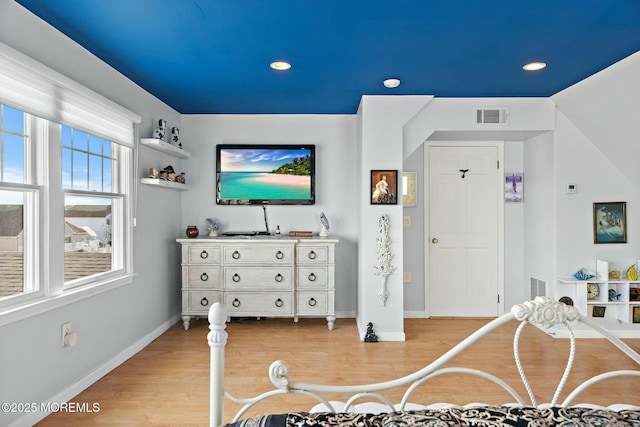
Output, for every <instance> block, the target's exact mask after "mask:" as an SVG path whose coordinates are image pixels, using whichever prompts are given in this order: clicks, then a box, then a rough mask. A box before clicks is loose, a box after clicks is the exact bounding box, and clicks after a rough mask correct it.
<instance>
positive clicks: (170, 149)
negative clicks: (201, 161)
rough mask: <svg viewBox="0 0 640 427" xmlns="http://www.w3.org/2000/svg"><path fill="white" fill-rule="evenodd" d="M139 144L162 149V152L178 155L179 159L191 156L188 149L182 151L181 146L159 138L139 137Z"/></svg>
mask: <svg viewBox="0 0 640 427" xmlns="http://www.w3.org/2000/svg"><path fill="white" fill-rule="evenodd" d="M140 144H142V145H145V146H147V147H150V148H153V149H154V150H158V151H162V152H163V153H167V154H169V155H171V156H173V157H178V158H180V159H188V158H189V157H191V153H189V152H188V151H184V150H183V149H182V148H179V147H176V146H174V145H171V144H169V143H168V142H164V141H163V140H161V139H156V138H140Z"/></svg>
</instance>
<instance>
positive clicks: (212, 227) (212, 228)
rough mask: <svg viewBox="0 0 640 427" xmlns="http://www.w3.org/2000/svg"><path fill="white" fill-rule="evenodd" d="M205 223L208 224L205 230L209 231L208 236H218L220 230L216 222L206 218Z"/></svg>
mask: <svg viewBox="0 0 640 427" xmlns="http://www.w3.org/2000/svg"><path fill="white" fill-rule="evenodd" d="M207 223H208V224H209V225H207V228H208V229H209V236H210V237H216V236H217V235H218V229H219V228H220V226H219V225H218V223H217V222H215V221H214V219H213V218H207Z"/></svg>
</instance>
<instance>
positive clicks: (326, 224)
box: [319, 212, 329, 237]
mask: <svg viewBox="0 0 640 427" xmlns="http://www.w3.org/2000/svg"><path fill="white" fill-rule="evenodd" d="M320 222H321V223H322V229H321V230H320V234H319V236H320V237H328V236H329V219H328V218H327V216H326V215H325V214H324V212H321V213H320Z"/></svg>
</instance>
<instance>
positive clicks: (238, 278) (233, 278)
mask: <svg viewBox="0 0 640 427" xmlns="http://www.w3.org/2000/svg"><path fill="white" fill-rule="evenodd" d="M231 280H233V281H234V282H236V283H238V282H239V281H240V275H239V274H238V273H236V274H234V275H233V277H232V278H231Z"/></svg>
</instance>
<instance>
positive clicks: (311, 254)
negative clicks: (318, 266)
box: [307, 251, 317, 259]
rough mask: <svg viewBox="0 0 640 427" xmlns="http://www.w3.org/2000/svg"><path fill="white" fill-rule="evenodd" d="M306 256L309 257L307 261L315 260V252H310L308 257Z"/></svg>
mask: <svg viewBox="0 0 640 427" xmlns="http://www.w3.org/2000/svg"><path fill="white" fill-rule="evenodd" d="M307 256H308V257H309V259H316V256H317V255H316V253H315V251H310V252H309V255H307Z"/></svg>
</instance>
